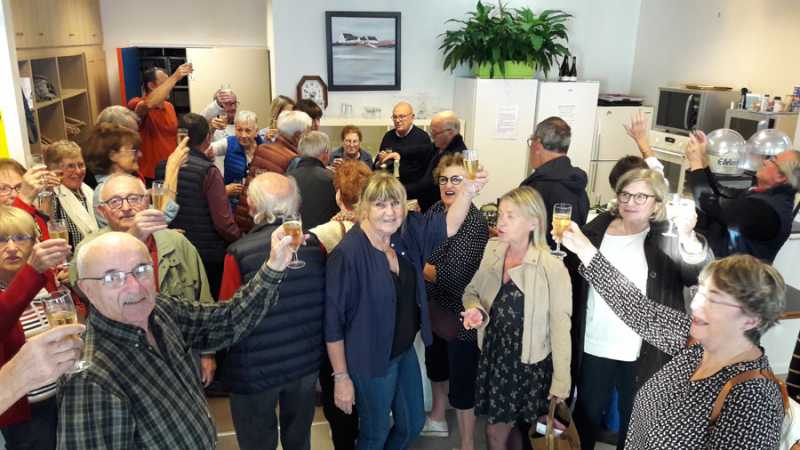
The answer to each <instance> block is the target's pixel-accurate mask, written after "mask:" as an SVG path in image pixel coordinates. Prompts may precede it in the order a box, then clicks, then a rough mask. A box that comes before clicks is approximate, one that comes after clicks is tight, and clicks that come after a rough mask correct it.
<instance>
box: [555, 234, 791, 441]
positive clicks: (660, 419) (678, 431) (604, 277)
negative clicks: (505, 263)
mask: <svg viewBox="0 0 800 450" xmlns="http://www.w3.org/2000/svg"><path fill="white" fill-rule="evenodd" d="M563 245H564V246H565V247H566V248H567V249H569V250H571V251H573V252H574V253H575V254H576V255H577V257H578V258H579V259H580V262H581V266H580V273H581V275H582V276H583V277H584V278H585V279H586V280H587V282H588V283H590V284H591V286H592V289H595V290H596V291H597V293H598V295H599V296H602V298H603V299H604V300H605V303H606V304H607V305H608V306H609V308H610V309H611V310H612V311H613V313H614V314H615V315H616V316H617V317H619V318H620V319H621V320H622V321H623V322H624V323H625V324H626V326H629V327H630V328H631V329H632V330H634V332H635V333H636V334H637V335H638V336H641V337H642V338H643V339H644V340H646V341H647V342H649V343H650V344H652V345H653V346H655V347H657V348H658V349H659V350H660V351H662V352H664V353H665V354H667V355H669V356H670V357H671V358H672V359H671V360H670V361H669V362H667V363H666V364H665V365H664V366H663V367H661V368H660V370H658V371H657V372H656V373H655V374H654V375H653V376H652V378H650V380H648V381H647V382H646V383H645V384H644V385H643V386H642V388H641V389H640V390H639V392H638V393H637V394H636V401H635V403H634V405H633V415H632V418H631V421H630V428H629V431H628V435H627V440H626V441H625V442H624V448H625V449H628V450H633V449H654V448H664V449H667V448H669V449H682V450H694V449H697V450H700V449H720V450H722V449H776V448H778V444H779V440H780V439H781V427H782V425H783V421H784V403H783V399H782V395H781V388H780V386H779V384H778V383H777V379H775V376H774V375H772V371H771V369H770V365H769V361H768V360H767V357H766V355H765V354H764V349H763V348H762V347H761V346H760V339H761V336H763V335H764V333H765V332H766V331H767V330H769V329H770V328H771V327H772V326H773V325H775V324H776V323H777V322H778V319H779V317H780V315H781V313H782V312H783V309H784V303H785V295H786V286H785V284H784V281H783V278H782V277H781V275H780V274H779V273H778V272H777V271H776V270H775V269H774V268H773V267H771V266H769V265H768V264H765V263H763V262H761V261H759V260H758V259H756V258H754V257H752V256H749V255H735V256H729V257H727V258H723V259H720V260H717V261H714V262H712V263H710V264H708V266H706V267H705V268H704V269H703V270H702V272H701V273H700V275H699V281H700V285H699V289H698V290H697V291H696V293H695V295H694V297H693V298H692V301H691V316H690V315H688V314H686V313H684V312H683V311H677V310H675V309H674V308H670V307H669V306H666V305H664V304H662V302H658V301H653V299H652V297H651V295H652V294H651V293H650V292H648V293H647V294H645V293H644V292H643V291H642V289H641V288H640V287H639V286H637V283H636V282H635V281H634V280H633V279H632V278H631V277H629V276H626V275H625V274H624V272H622V271H620V270H619V268H620V266H619V265H617V264H612V263H611V262H610V259H609V258H608V252H607V251H605V250H603V249H602V248H601V249H598V248H597V247H596V246H595V245H593V244H592V242H591V240H590V239H588V238H587V236H584V235H583V234H582V233H581V232H580V230H579V229H578V227H577V226H575V224H571V225H570V228H569V229H568V230H567V231H566V232H564V237H563ZM690 338H691V340H690ZM593 376H594V377H596V378H599V377H603V374H602V373H594V374H593ZM723 391H726V392H723ZM580 395H581V391H580V389H579V390H578V399H579V400H578V401H580ZM795 420H796V418H795ZM578 427H580V425H578ZM578 429H579V430H580V428H578ZM581 444H583V440H581Z"/></svg>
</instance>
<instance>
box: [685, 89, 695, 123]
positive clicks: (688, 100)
mask: <svg viewBox="0 0 800 450" xmlns="http://www.w3.org/2000/svg"><path fill="white" fill-rule="evenodd" d="M692 99H694V94H689V97H687V98H686V109H684V111H683V129H684V130H687V131H691V130H689V108H691V107H692Z"/></svg>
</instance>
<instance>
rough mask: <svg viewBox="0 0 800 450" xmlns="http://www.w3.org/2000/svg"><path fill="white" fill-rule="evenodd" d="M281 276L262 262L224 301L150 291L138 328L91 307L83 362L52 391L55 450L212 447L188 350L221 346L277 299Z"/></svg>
mask: <svg viewBox="0 0 800 450" xmlns="http://www.w3.org/2000/svg"><path fill="white" fill-rule="evenodd" d="M283 276H284V274H283V273H281V272H275V271H273V270H271V269H269V268H267V267H266V265H264V266H263V267H262V269H261V270H259V271H258V273H256V275H255V276H254V277H253V279H251V280H250V281H249V282H248V283H247V284H246V285H245V286H243V287H242V288H241V289H239V291H238V292H237V293H236V295H235V296H234V297H233V298H232V299H231V301H230V302H226V303H220V304H201V303H197V302H193V301H187V300H182V299H180V298H177V297H169V296H165V295H163V294H158V295H157V298H156V302H155V307H154V309H153V312H152V313H151V314H150V318H149V329H150V331H151V333H152V335H153V337H154V338H155V342H156V346H157V348H155V349H154V348H153V347H152V346H151V345H150V344H149V343H148V341H147V336H146V333H145V332H144V330H142V329H141V328H139V327H134V326H132V325H129V324H125V323H120V322H116V321H113V320H111V319H109V318H107V317H105V316H103V315H102V314H100V313H99V312H98V311H97V310H96V309H94V310H93V311H92V312H91V314H90V315H89V321H88V327H87V330H86V333H85V335H84V342H85V344H84V355H83V356H84V359H86V360H87V361H89V363H90V364H91V366H90V367H89V368H88V369H87V370H85V371H83V372H81V373H79V374H76V375H73V376H71V377H70V378H68V379H67V380H66V381H65V382H64V384H63V385H62V387H61V389H60V391H59V400H60V401H59V420H58V448H59V449H87V448H91V449H114V450H117V449H167V448H168V449H171V450H174V449H192V450H195V449H210V448H214V447H215V445H216V434H215V429H214V422H213V420H212V419H211V414H210V412H209V410H208V404H207V402H206V398H205V395H204V394H203V385H202V383H201V381H200V367H199V365H198V362H197V358H196V357H195V355H194V351H193V349H198V350H201V351H206V350H211V351H213V350H218V349H221V348H225V347H229V346H231V345H233V344H235V343H236V342H237V341H239V340H240V339H241V338H242V337H244V336H246V335H247V334H249V333H250V331H251V330H252V329H253V328H254V327H255V326H256V325H258V323H259V322H261V320H262V319H263V317H264V316H265V315H266V314H267V312H268V311H269V310H270V309H271V307H272V306H273V305H275V303H276V301H277V300H278V287H279V284H280V282H281V280H282V279H283Z"/></svg>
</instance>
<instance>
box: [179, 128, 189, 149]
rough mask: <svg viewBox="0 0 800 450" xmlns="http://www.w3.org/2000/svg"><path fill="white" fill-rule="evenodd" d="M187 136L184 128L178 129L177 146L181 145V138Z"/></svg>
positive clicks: (187, 131) (187, 133)
mask: <svg viewBox="0 0 800 450" xmlns="http://www.w3.org/2000/svg"><path fill="white" fill-rule="evenodd" d="M187 136H189V130H188V129H186V128H178V145H181V142H182V141H183V138H185V137H187Z"/></svg>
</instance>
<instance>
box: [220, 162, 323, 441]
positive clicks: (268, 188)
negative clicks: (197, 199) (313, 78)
mask: <svg viewBox="0 0 800 450" xmlns="http://www.w3.org/2000/svg"><path fill="white" fill-rule="evenodd" d="M248 194H249V197H248V198H249V205H250V213H251V215H252V216H253V220H254V221H255V223H256V225H255V227H254V228H253V229H252V230H251V231H250V233H248V234H247V235H245V236H244V237H242V239H240V240H238V241H236V242H235V243H233V244H231V245H230V246H229V247H228V255H227V256H226V258H225V272H224V275H223V282H222V288H221V291H220V300H222V301H225V300H227V299H228V298H230V297H232V296H233V294H234V293H235V292H236V291H237V290H238V289H239V286H240V285H241V284H242V283H245V282H246V281H247V280H249V279H251V278H252V277H253V275H254V274H255V273H256V271H257V270H258V268H259V266H261V265H262V264H263V262H264V260H266V259H267V258H269V257H270V255H271V252H272V251H273V250H271V249H270V248H269V247H267V248H265V247H264V242H269V239H268V237H269V236H270V235H271V234H272V233H274V232H275V230H276V229H280V228H282V226H281V225H282V222H283V216H285V215H287V214H292V213H297V208H298V206H299V204H300V194H299V192H298V188H297V184H296V183H295V181H294V179H293V178H291V177H286V176H284V175H281V174H277V173H265V174H261V175H259V176H257V177H256V178H255V179H253V181H252V182H251V183H250V185H249V187H248ZM297 253H298V258H299V259H300V260H302V261H304V262H305V266H304V267H302V268H301V269H298V270H291V271H289V272H288V273H287V274H286V278H285V280H284V281H283V283H282V284H281V287H280V289H279V293H278V301H277V304H276V305H275V307H274V308H273V309H272V310H271V311H270V314H269V316H266V317H264V318H263V319H262V320H261V322H260V323H259V324H258V325H257V326H256V327H255V329H254V330H253V332H252V333H250V335H249V336H248V337H246V338H244V339H242V340H241V341H240V342H239V343H238V344H236V345H235V346H233V347H232V348H230V349H229V350H228V355H227V357H226V359H225V360H224V361H223V362H222V364H221V366H220V370H219V378H220V380H221V381H222V382H223V383H224V384H225V385H226V386H228V387H229V388H230V390H231V397H230V407H231V416H232V417H233V425H234V427H235V428H236V439H237V440H238V442H239V448H240V449H242V450H251V449H269V450H274V449H276V448H277V446H278V426H277V424H278V422H279V421H280V424H281V426H280V440H281V444H282V446H283V448H285V449H295V450H310V433H311V423H312V420H313V418H314V406H315V399H316V396H315V390H314V386H315V385H316V381H317V376H318V372H319V367H320V361H321V360H322V358H323V357H324V355H323V348H324V347H323V340H322V320H323V311H324V304H325V257H324V255H323V253H322V250H321V248H320V246H319V243H318V242H316V241H314V242H309V245H305V246H302V247H300V248H299V249H298V251H297ZM232 301H237V299H236V298H234V299H233V300H232ZM277 406H280V408H279V409H280V418H278V417H276V407H277Z"/></svg>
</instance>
